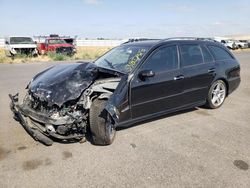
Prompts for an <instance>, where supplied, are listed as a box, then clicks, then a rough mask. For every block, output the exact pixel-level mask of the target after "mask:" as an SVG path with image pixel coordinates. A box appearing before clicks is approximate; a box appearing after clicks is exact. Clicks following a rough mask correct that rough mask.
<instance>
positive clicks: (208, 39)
mask: <svg viewBox="0 0 250 188" xmlns="http://www.w3.org/2000/svg"><path fill="white" fill-rule="evenodd" d="M169 40H202V41H212V42H217V41H216V40H214V39H212V38H201V37H171V38H166V39H162V40H161V42H162V41H169Z"/></svg>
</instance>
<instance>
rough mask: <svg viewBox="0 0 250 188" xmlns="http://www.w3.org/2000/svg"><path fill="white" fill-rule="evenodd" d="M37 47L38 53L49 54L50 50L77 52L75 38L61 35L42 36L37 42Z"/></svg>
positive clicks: (67, 52) (67, 53)
mask: <svg viewBox="0 0 250 188" xmlns="http://www.w3.org/2000/svg"><path fill="white" fill-rule="evenodd" d="M66 39H67V40H66ZM41 41H42V42H41ZM37 49H38V53H39V54H41V55H43V54H47V53H48V52H55V53H61V54H66V55H74V54H75V53H76V48H75V46H74V39H72V38H66V37H59V36H58V35H56V36H54V35H53V36H49V37H40V38H39V39H38V42H37Z"/></svg>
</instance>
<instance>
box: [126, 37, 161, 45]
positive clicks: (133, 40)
mask: <svg viewBox="0 0 250 188" xmlns="http://www.w3.org/2000/svg"><path fill="white" fill-rule="evenodd" d="M148 40H159V39H148V38H135V39H128V41H126V42H124V43H123V44H126V43H130V42H139V41H148Z"/></svg>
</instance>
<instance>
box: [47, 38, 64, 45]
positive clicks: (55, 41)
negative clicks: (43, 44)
mask: <svg viewBox="0 0 250 188" xmlns="http://www.w3.org/2000/svg"><path fill="white" fill-rule="evenodd" d="M65 43H66V41H65V40H63V39H50V40H49V44H65Z"/></svg>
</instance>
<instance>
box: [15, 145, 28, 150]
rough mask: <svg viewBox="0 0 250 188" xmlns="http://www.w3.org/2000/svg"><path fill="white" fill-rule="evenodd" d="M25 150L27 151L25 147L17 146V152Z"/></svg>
mask: <svg viewBox="0 0 250 188" xmlns="http://www.w3.org/2000/svg"><path fill="white" fill-rule="evenodd" d="M25 149H27V147H26V146H19V147H18V148H17V150H25Z"/></svg>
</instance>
